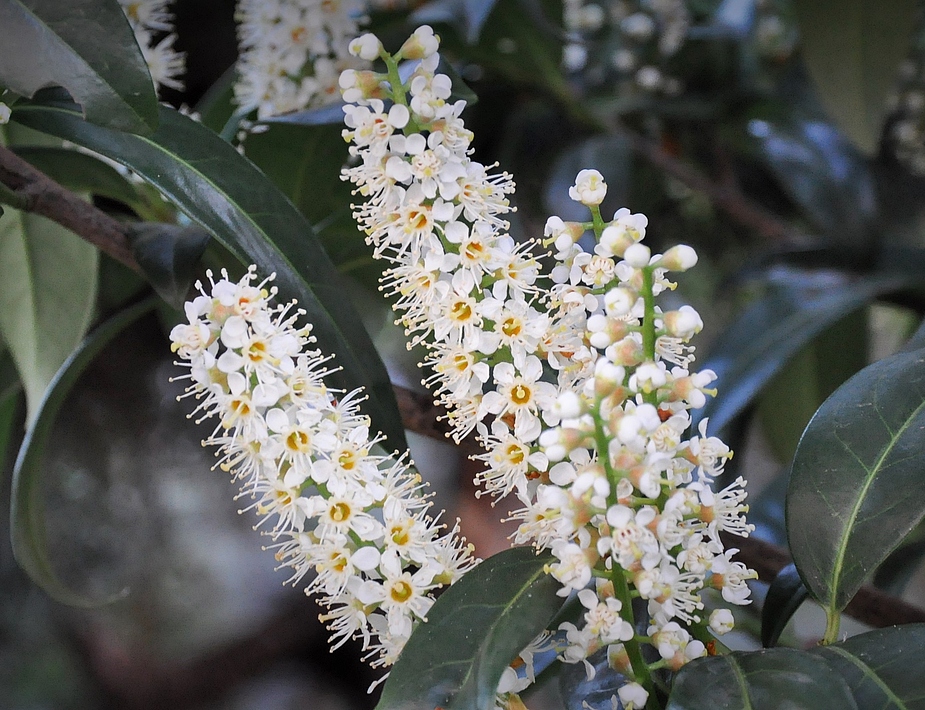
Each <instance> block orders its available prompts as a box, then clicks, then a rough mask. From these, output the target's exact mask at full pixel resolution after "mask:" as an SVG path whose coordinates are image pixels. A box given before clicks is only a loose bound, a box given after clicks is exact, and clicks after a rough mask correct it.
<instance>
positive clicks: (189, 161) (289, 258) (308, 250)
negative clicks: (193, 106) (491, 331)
mask: <svg viewBox="0 0 925 710" xmlns="http://www.w3.org/2000/svg"><path fill="white" fill-rule="evenodd" d="M14 118H15V119H16V120H18V121H21V122H23V123H26V124H27V125H29V126H31V127H33V128H36V129H38V130H42V131H46V132H48V133H51V134H53V135H57V136H59V137H61V138H66V139H67V140H70V141H73V142H75V143H77V144H78V145H83V146H84V147H87V148H90V149H92V150H95V151H97V152H99V153H101V154H103V155H105V156H107V157H109V158H112V159H113V160H116V161H118V162H120V163H122V164H124V165H126V166H127V167H129V168H131V169H132V170H134V171H135V172H136V173H138V174H139V175H141V176H142V177H143V178H145V179H146V180H148V181H149V182H150V183H151V184H153V185H154V186H155V187H157V188H158V189H159V190H161V191H162V192H163V193H164V194H165V195H167V196H168V198H170V199H171V200H172V201H173V202H174V203H175V204H177V205H178V206H179V207H180V208H181V209H182V210H183V211H184V212H186V213H187V214H188V215H189V216H190V217H191V218H192V219H193V220H195V221H196V222H198V223H199V224H200V225H201V226H202V227H204V228H205V229H207V230H209V231H210V232H211V233H212V234H213V235H214V236H215V238H216V239H218V240H219V241H220V242H221V243H222V244H223V245H224V246H226V247H227V248H228V249H229V251H231V252H232V253H233V254H234V255H235V257H236V258H238V259H239V260H240V261H241V262H242V263H245V264H250V263H255V264H257V265H258V266H259V267H260V269H261V270H262V271H263V273H266V274H269V273H270V272H275V273H276V285H277V286H278V288H279V291H280V299H281V300H283V301H287V300H291V299H293V298H297V299H298V301H299V305H300V306H301V307H302V308H304V309H305V310H306V311H307V319H308V320H309V321H310V322H311V323H312V324H313V325H314V331H313V332H314V334H315V335H316V337H317V338H318V342H319V346H320V347H321V348H322V349H323V350H324V351H326V352H329V353H333V354H336V356H337V365H338V367H340V368H342V370H341V371H340V372H337V373H335V374H334V375H333V376H332V377H331V378H330V381H331V384H332V385H333V386H335V387H340V388H345V389H347V390H348V391H349V390H352V389H354V388H355V387H358V386H363V387H365V388H366V394H367V395H368V396H369V400H368V402H367V406H366V407H365V409H366V411H367V413H368V414H370V415H371V416H372V418H373V422H374V426H376V427H377V428H380V429H381V430H382V431H383V433H384V434H385V435H386V436H387V437H388V438H389V442H390V445H392V446H395V447H398V448H400V449H404V448H406V444H405V439H404V430H403V429H402V426H401V421H400V418H399V415H398V407H397V405H396V403H395V396H394V394H393V392H392V386H391V383H390V381H389V378H388V374H387V373H386V370H385V366H384V365H383V364H382V360H381V359H380V358H379V356H378V355H377V354H376V350H375V348H374V347H373V345H372V342H371V340H370V338H369V336H368V334H367V333H366V331H365V330H364V328H363V326H362V323H361V321H360V317H359V314H358V313H357V312H356V310H355V309H354V308H353V306H352V305H351V304H350V302H349V300H347V299H345V298H344V297H343V294H344V290H343V287H342V286H341V284H340V279H339V277H338V274H337V273H336V270H335V268H334V265H333V264H332V263H331V260H330V258H328V255H327V254H326V253H325V252H324V250H323V249H322V248H321V247H320V245H319V244H318V242H317V239H316V238H315V236H314V234H313V232H312V228H311V225H310V224H309V223H308V222H307V221H306V220H305V218H304V217H303V216H302V215H301V214H300V213H299V211H298V210H297V209H296V208H295V207H294V206H293V205H292V203H291V202H290V201H289V200H287V199H286V198H285V196H284V195H282V194H281V193H280V192H279V190H277V189H276V188H275V187H274V186H273V184H272V183H271V182H270V181H269V180H268V179H267V178H266V176H265V175H264V174H263V173H261V172H260V171H259V170H258V169H257V168H256V167H254V165H253V164H252V163H251V162H250V161H248V160H246V159H245V158H243V157H242V156H241V155H240V154H238V152H237V151H236V150H235V149H234V148H233V147H232V146H230V145H229V144H228V143H226V142H225V141H223V140H222V139H221V138H219V137H218V136H216V135H215V134H214V133H213V132H212V131H210V130H209V129H207V128H205V127H203V126H201V125H200V124H198V123H196V122H195V121H193V120H192V119H189V118H187V117H186V116H183V115H182V114H180V113H177V112H176V111H173V110H172V109H169V108H166V107H162V108H161V116H160V128H159V129H158V131H157V132H156V133H155V134H154V135H153V136H151V137H150V138H146V137H140V136H133V135H129V134H126V133H116V132H114V131H109V130H107V129H104V128H100V127H98V126H94V125H92V124H89V123H86V122H85V121H82V120H81V119H80V117H79V116H77V115H76V114H75V112H74V111H73V109H68V108H67V107H64V106H50V105H41V106H40V105H35V104H33V105H28V106H17V111H16V112H15V114H14Z"/></svg>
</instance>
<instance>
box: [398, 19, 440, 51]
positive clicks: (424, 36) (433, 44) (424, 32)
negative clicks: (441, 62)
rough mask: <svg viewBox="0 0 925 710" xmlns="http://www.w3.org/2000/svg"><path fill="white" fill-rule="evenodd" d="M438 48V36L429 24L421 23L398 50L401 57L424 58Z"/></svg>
mask: <svg viewBox="0 0 925 710" xmlns="http://www.w3.org/2000/svg"><path fill="white" fill-rule="evenodd" d="M439 48H440V37H438V36H437V35H435V34H434V30H433V28H432V27H430V26H429V25H421V26H420V27H418V28H417V29H416V30H415V31H414V34H412V35H411V36H410V37H409V38H408V39H407V40H405V43H404V44H403V45H402V46H401V49H399V50H398V54H399V55H401V58H402V59H426V58H427V57H430V56H432V55H433V54H435V53H436V52H437V49H439Z"/></svg>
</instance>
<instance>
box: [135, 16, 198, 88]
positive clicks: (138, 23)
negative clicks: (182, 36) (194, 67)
mask: <svg viewBox="0 0 925 710" xmlns="http://www.w3.org/2000/svg"><path fill="white" fill-rule="evenodd" d="M119 3H120V4H121V5H122V10H123V12H125V16H126V17H127V18H128V21H129V24H130V25H131V26H132V31H133V32H134V33H135V39H136V40H137V41H138V46H139V47H141V52H142V54H143V55H144V58H145V62H146V63H147V65H148V71H150V72H151V78H152V79H153V80H154V83H155V84H156V85H157V86H166V87H168V88H171V89H176V90H177V91H182V90H183V82H182V81H181V80H180V77H181V76H183V73H184V72H185V71H186V59H185V57H184V55H183V53H182V52H178V51H177V50H176V49H174V42H176V41H177V35H176V34H175V33H174V31H173V15H172V14H171V13H170V11H169V10H168V9H167V6H168V5H169V4H170V0H119Z"/></svg>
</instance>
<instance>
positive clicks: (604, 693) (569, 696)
mask: <svg viewBox="0 0 925 710" xmlns="http://www.w3.org/2000/svg"><path fill="white" fill-rule="evenodd" d="M579 623H580V622H579ZM588 663H590V664H591V665H592V666H593V668H594V677H593V678H590V679H589V678H588V674H587V671H586V670H585V667H584V665H583V664H581V663H563V664H561V665H562V667H561V669H560V670H559V694H560V695H561V696H562V700H563V702H564V703H565V710H613V703H612V702H611V700H610V699H611V698H612V697H614V696H615V695H616V694H617V691H618V690H619V689H620V686H622V685H625V684H626V683H628V682H629V679H628V678H627V677H626V676H625V675H623V674H622V673H618V672H617V671H615V670H614V669H613V668H611V667H610V663H609V661H608V660H607V649H601V650H600V651H598V652H597V653H595V654H594V655H592V656H591V657H590V658H588Z"/></svg>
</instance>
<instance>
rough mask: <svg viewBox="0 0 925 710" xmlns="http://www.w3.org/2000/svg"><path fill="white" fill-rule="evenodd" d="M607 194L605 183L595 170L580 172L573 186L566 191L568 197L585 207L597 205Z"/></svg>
mask: <svg viewBox="0 0 925 710" xmlns="http://www.w3.org/2000/svg"><path fill="white" fill-rule="evenodd" d="M606 194H607V183H605V182H604V176H603V175H601V174H600V173H599V172H598V171H597V170H582V171H581V172H580V173H578V176H577V177H576V178H575V184H574V185H573V186H572V187H570V188H569V189H568V196H569V197H571V198H572V199H573V200H575V202H580V203H581V204H583V205H586V206H587V207H591V206H593V205H599V204H601V202H603V201H604V196H605V195H606Z"/></svg>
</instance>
